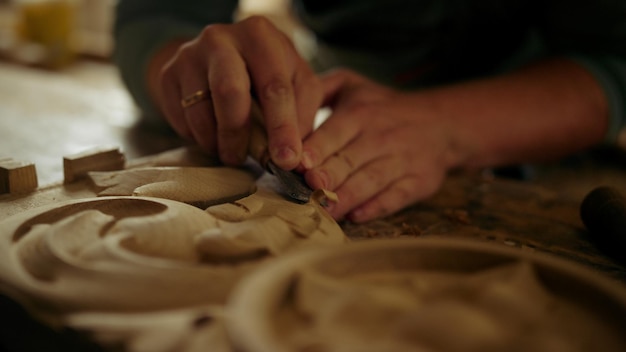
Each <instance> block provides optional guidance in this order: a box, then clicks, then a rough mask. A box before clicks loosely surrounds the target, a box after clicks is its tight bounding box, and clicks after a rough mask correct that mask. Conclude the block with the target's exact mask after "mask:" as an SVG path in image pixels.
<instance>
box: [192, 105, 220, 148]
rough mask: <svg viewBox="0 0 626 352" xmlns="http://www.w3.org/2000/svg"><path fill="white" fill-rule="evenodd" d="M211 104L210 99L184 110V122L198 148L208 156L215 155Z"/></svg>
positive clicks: (214, 128) (214, 127)
mask: <svg viewBox="0 0 626 352" xmlns="http://www.w3.org/2000/svg"><path fill="white" fill-rule="evenodd" d="M207 94H208V93H207ZM212 111H213V104H212V101H211V99H210V98H206V99H203V100H202V101H200V102H198V103H196V104H193V105H191V106H189V107H187V108H185V120H186V121H187V126H189V130H190V131H191V134H192V136H193V139H194V140H195V141H196V143H197V144H198V145H199V146H200V148H201V149H202V150H203V151H204V152H206V153H207V154H209V155H217V152H218V148H217V141H216V139H215V138H214V137H213V136H215V133H216V126H215V119H214V118H213V117H212V115H213V113H212Z"/></svg>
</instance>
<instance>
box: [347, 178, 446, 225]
mask: <svg viewBox="0 0 626 352" xmlns="http://www.w3.org/2000/svg"><path fill="white" fill-rule="evenodd" d="M419 181H420V180H419V179H418V178H417V177H413V176H408V177H405V178H402V179H400V180H397V181H396V182H393V183H392V184H391V185H390V186H389V187H388V188H387V189H385V190H384V191H382V192H380V193H378V194H377V195H376V196H374V197H372V198H371V199H369V200H368V201H366V202H364V203H363V204H361V205H360V206H358V207H357V208H356V209H354V210H352V211H351V212H350V213H349V214H348V215H347V218H348V219H350V220H351V221H353V222H356V223H361V222H365V221H369V220H373V219H375V218H379V217H383V216H386V215H389V214H392V213H395V212H396V211H399V210H400V209H402V208H404V207H406V206H408V205H410V204H412V203H415V202H416V201H419V200H422V199H426V198H428V197H429V196H431V195H432V194H433V193H434V189H433V188H430V187H423V186H424V184H423V183H421V182H419Z"/></svg>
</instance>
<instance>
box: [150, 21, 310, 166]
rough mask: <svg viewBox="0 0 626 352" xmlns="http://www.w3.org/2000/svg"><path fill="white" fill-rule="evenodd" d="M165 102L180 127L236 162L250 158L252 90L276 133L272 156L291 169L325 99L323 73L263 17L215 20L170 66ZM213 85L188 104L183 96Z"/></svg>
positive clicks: (160, 95)
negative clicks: (231, 21)
mask: <svg viewBox="0 0 626 352" xmlns="http://www.w3.org/2000/svg"><path fill="white" fill-rule="evenodd" d="M160 75H161V77H160V83H159V85H158V87H156V93H155V94H156V95H157V98H156V100H157V103H158V104H160V105H161V108H162V111H163V113H164V115H165V117H166V119H167V120H168V122H169V123H170V125H171V126H172V127H173V128H174V130H176V132H177V133H178V134H180V135H181V136H183V137H186V138H189V139H191V140H194V141H196V142H197V143H198V144H199V145H200V147H202V149H204V150H205V151H206V152H208V153H210V154H213V155H219V157H220V159H221V160H222V161H223V162H224V163H225V164H228V165H238V164H241V163H243V162H244V160H245V158H246V155H247V145H248V140H249V135H250V109H251V104H252V98H251V93H252V94H254V95H255V96H256V99H257V100H258V103H259V105H260V107H261V111H262V113H263V117H264V124H265V128H266V131H267V134H268V144H269V153H270V157H271V158H272V160H274V162H275V163H276V165H278V166H279V167H282V168H283V169H286V170H290V169H293V168H294V167H296V166H297V165H298V163H299V162H300V158H301V153H302V142H301V141H302V139H303V138H304V137H305V136H306V135H308V134H309V133H310V131H311V129H312V123H313V118H314V116H315V112H316V111H317V109H318V108H319V105H320V103H321V100H322V90H321V84H320V82H319V79H318V78H317V77H316V75H315V74H314V73H313V71H312V70H311V69H310V68H309V66H308V64H307V63H306V62H305V61H304V60H303V59H302V58H301V57H300V56H299V55H298V54H297V52H296V50H295V48H294V46H293V44H292V43H291V42H290V40H289V39H288V38H287V37H286V36H285V35H284V34H283V33H282V32H280V31H279V30H278V29H277V28H276V27H275V26H274V25H273V24H272V23H270V22H269V21H268V20H267V19H265V18H263V17H251V18H248V19H246V20H244V21H242V22H239V23H236V24H229V25H222V24H216V25H210V26H207V27H206V28H205V29H204V30H203V31H202V33H201V34H200V35H198V37H196V38H195V39H193V40H191V41H189V42H186V43H185V44H183V45H181V46H180V47H179V48H178V51H177V52H176V54H175V55H174V56H173V57H172V58H171V60H170V61H169V62H168V63H167V64H166V65H165V66H164V67H163V69H162V70H161V73H160ZM198 91H202V92H205V94H204V97H205V98H206V97H208V98H210V99H202V100H201V101H199V102H198V103H195V104H193V105H190V106H188V107H186V108H183V107H182V106H181V100H182V99H184V98H185V97H188V96H191V95H193V94H194V93H195V92H198Z"/></svg>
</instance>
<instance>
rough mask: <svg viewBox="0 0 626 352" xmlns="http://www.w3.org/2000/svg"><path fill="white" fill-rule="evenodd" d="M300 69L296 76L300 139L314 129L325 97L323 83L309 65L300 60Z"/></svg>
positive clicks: (295, 85) (295, 87)
mask: <svg viewBox="0 0 626 352" xmlns="http://www.w3.org/2000/svg"><path fill="white" fill-rule="evenodd" d="M300 61H301V63H300V65H299V66H300V69H298V70H297V71H296V73H295V76H294V80H293V82H294V92H295V95H296V109H297V111H298V116H297V119H298V130H299V132H300V139H304V138H305V137H306V136H307V135H309V133H311V131H313V122H314V120H315V116H316V114H317V111H318V110H319V109H320V107H321V104H322V98H323V90H322V84H321V82H320V80H319V78H318V77H317V76H316V75H315V73H314V72H313V71H312V70H311V68H310V67H309V65H308V64H307V63H306V62H304V60H300Z"/></svg>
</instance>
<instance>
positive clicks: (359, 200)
mask: <svg viewBox="0 0 626 352" xmlns="http://www.w3.org/2000/svg"><path fill="white" fill-rule="evenodd" d="M405 168H406V166H405V162H404V161H403V160H402V159H401V158H395V157H388V158H379V159H376V160H374V161H372V162H370V163H369V164H366V165H365V166H363V167H362V168H360V169H359V170H357V171H356V172H354V173H353V174H352V176H350V177H349V178H348V179H347V180H346V182H344V183H343V184H342V185H340V186H339V187H338V188H337V189H335V190H334V192H335V193H337V197H338V198H339V201H338V202H337V203H336V204H335V205H334V207H333V209H331V211H330V213H331V215H332V216H333V217H335V218H337V219H339V218H342V217H344V216H345V215H346V214H347V213H348V212H350V211H352V210H353V209H355V208H357V207H358V206H360V205H361V204H363V203H365V202H366V201H367V200H369V199H371V198H373V197H375V196H376V195H377V194H379V193H380V192H381V191H383V190H385V189H386V188H388V187H389V186H390V185H391V184H392V183H393V182H395V181H397V180H399V179H400V178H401V177H403V175H404V174H405Z"/></svg>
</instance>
